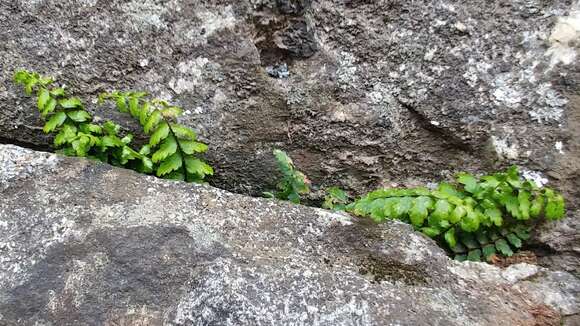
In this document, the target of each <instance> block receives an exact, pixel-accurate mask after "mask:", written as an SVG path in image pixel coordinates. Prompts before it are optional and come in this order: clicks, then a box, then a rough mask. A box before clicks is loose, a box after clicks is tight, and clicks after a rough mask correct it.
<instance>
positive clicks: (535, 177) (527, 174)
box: [522, 169, 548, 187]
mask: <svg viewBox="0 0 580 326" xmlns="http://www.w3.org/2000/svg"><path fill="white" fill-rule="evenodd" d="M522 176H523V177H524V179H526V180H531V181H533V182H534V183H535V184H536V185H537V186H538V187H543V186H544V185H546V184H547V183H548V179H547V178H546V177H544V175H542V173H541V172H537V171H531V170H527V169H526V170H522Z"/></svg>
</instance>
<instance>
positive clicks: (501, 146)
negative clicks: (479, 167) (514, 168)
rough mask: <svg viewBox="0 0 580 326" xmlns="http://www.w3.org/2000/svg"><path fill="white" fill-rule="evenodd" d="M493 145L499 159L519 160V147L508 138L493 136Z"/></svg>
mask: <svg viewBox="0 0 580 326" xmlns="http://www.w3.org/2000/svg"><path fill="white" fill-rule="evenodd" d="M491 144H492V146H493V148H494V150H495V152H496V153H497V155H498V157H499V158H502V159H509V160H513V159H516V158H518V156H519V152H518V145H517V144H515V143H510V142H509V141H508V139H506V138H499V137H496V136H491Z"/></svg>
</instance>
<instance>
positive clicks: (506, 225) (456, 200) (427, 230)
mask: <svg viewBox="0 0 580 326" xmlns="http://www.w3.org/2000/svg"><path fill="white" fill-rule="evenodd" d="M346 209H347V211H349V212H351V213H353V214H355V215H358V216H365V217H370V218H372V219H373V220H375V221H377V222H382V221H384V220H386V219H397V220H401V221H403V222H406V223H409V224H411V225H413V226H414V227H415V229H416V230H418V231H420V232H422V233H424V234H425V235H427V236H429V237H431V238H434V239H436V240H437V241H438V242H439V243H440V244H441V245H442V246H444V247H446V248H447V249H448V250H449V251H450V252H452V253H453V254H454V255H455V258H456V259H458V260H466V259H468V260H472V261H480V260H482V259H486V260H490V259H491V257H492V256H493V255H495V254H500V255H503V256H511V255H512V254H513V252H514V250H517V249H519V248H521V247H522V245H523V243H524V241H525V240H527V239H528V238H529V232H530V230H531V228H533V227H534V226H535V225H536V223H537V222H538V219H539V218H541V217H542V216H543V217H545V218H546V219H547V220H558V219H561V218H563V217H564V215H565V205H564V198H563V197H562V195H561V194H559V193H557V192H556V191H554V190H552V189H550V188H539V187H538V186H537V185H536V184H534V182H533V181H531V180H525V179H523V178H521V177H520V175H519V171H518V169H517V167H511V168H509V169H508V170H507V171H505V172H499V173H495V174H493V175H487V176H483V177H481V178H476V177H474V176H472V175H470V174H467V173H461V174H459V175H458V177H457V182H456V183H455V184H450V183H445V182H443V183H440V184H439V185H438V187H437V188H436V189H435V190H430V189H427V188H393V189H381V190H376V191H373V192H370V193H368V194H367V195H365V196H363V197H362V198H360V199H358V200H356V201H355V202H353V203H351V204H349V205H348V206H347V207H346Z"/></svg>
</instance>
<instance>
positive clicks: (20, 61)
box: [0, 0, 580, 275]
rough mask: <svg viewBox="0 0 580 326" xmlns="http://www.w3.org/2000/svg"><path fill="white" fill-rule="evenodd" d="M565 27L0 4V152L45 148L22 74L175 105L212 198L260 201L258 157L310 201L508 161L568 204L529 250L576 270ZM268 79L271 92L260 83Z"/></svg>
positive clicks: (557, 14)
mask: <svg viewBox="0 0 580 326" xmlns="http://www.w3.org/2000/svg"><path fill="white" fill-rule="evenodd" d="M579 22H580V3H579V2H578V1H571V0H558V1H553V0H551V1H539V0H514V1H509V2H506V1H503V0H495V1H489V0H477V1H431V0H423V1H403V0H381V1H345V0H320V1H309V0H236V1H233V0H229V1H209V0H155V1H154V0H139V1H136V0H132V1H121V0H114V1H96V0H58V1H57V0H15V1H2V2H1V3H0V69H1V77H0V142H9V143H17V144H23V145H26V146H29V147H30V146H33V147H40V148H42V147H46V146H47V144H49V143H50V139H49V138H48V137H46V136H45V135H43V134H42V133H41V130H40V128H39V126H40V125H41V122H40V121H39V119H38V115H37V113H36V112H35V109H34V103H33V101H32V100H29V99H25V98H24V97H22V96H21V95H20V94H21V92H20V90H18V89H17V88H16V87H15V86H13V85H12V83H11V82H10V76H11V74H12V72H13V71H14V69H17V68H22V67H26V68H30V69H35V70H38V71H40V72H42V73H47V74H51V75H55V76H56V77H58V78H59V80H61V81H62V82H64V83H66V84H67V85H69V86H70V87H71V89H72V90H73V91H74V92H76V93H77V94H79V95H81V96H82V97H83V98H84V99H86V100H87V101H89V99H91V98H93V99H94V98H95V97H96V95H97V94H98V93H99V92H101V91H103V90H108V89H112V88H117V89H144V90H147V91H149V92H151V93H153V94H154V95H156V96H159V97H162V98H165V99H168V100H172V101H174V102H176V103H178V104H180V105H182V106H183V107H184V108H185V109H187V110H188V111H187V114H186V116H185V117H184V118H183V122H184V123H186V124H188V125H190V126H193V127H195V128H196V129H198V130H199V131H200V135H201V136H202V138H203V139H204V140H206V141H207V142H208V143H209V145H210V148H211V150H210V152H209V153H208V160H209V161H210V162H211V163H212V164H213V165H214V166H215V167H216V169H217V173H216V176H215V178H214V179H213V180H212V181H211V183H212V184H213V185H216V186H218V187H220V188H224V189H228V190H231V191H235V192H241V193H248V194H254V195H256V194H260V193H261V192H262V191H264V190H267V189H268V188H269V187H272V185H273V183H274V182H273V181H274V178H275V177H276V170H275V165H274V162H273V158H272V155H271V150H272V148H273V147H280V148H283V149H285V150H287V151H288V152H289V154H290V155H291V156H292V157H293V158H294V160H295V162H296V163H297V165H298V166H299V167H300V169H302V170H303V171H304V172H305V173H306V174H307V175H308V176H309V178H310V179H311V180H312V181H313V183H314V184H315V185H316V186H317V187H320V188H324V187H327V186H330V185H340V186H343V187H346V188H347V189H349V190H353V191H355V192H357V193H361V192H363V191H366V190H369V189H372V188H375V187H378V186H381V185H393V184H409V183H427V182H433V181H438V180H440V179H443V178H447V177H449V176H451V175H452V174H453V173H454V172H456V171H458V170H468V171H472V172H488V171H491V170H495V169H498V168H502V167H504V166H507V165H509V164H513V163H515V164H518V165H520V166H524V167H525V168H527V169H528V170H530V171H533V172H539V173H541V174H542V176H543V177H546V178H549V179H550V181H551V184H550V185H552V186H554V187H556V188H559V189H562V190H563V192H564V194H565V196H566V198H567V199H568V202H569V216H570V218H568V219H566V220H565V221H564V222H563V223H561V224H560V226H559V227H558V228H559V229H558V230H556V233H552V232H551V231H550V230H554V227H547V228H546V229H545V230H548V232H546V233H543V234H540V235H539V237H538V238H537V239H538V240H539V241H540V242H541V245H542V246H547V247H548V249H550V250H553V252H552V251H547V252H549V253H550V255H548V256H547V257H546V259H545V261H546V262H553V263H557V262H563V263H558V268H568V266H574V265H575V263H574V262H577V261H578V257H579V255H580V253H579V251H578V246H577V243H578V234H579V232H578V223H575V222H571V221H574V220H578V217H579V216H580V212H579V207H580V203H579V201H578V198H580V192H579V189H580V181H579V180H580V95H579V94H580V92H579V87H578V80H579V79H580V70H579V65H578V60H577V57H578V56H577V50H578V44H580V42H578V41H577V40H578V35H579V33H580V28H579V27H578V26H579V25H580V23H579ZM284 64H286V65H287V66H288V70H289V72H288V74H287V78H272V77H271V73H268V72H267V71H268V68H269V67H279V66H283V65H284ZM270 70H271V69H270ZM276 76H279V74H276ZM285 76H286V72H284V77H285ZM89 107H90V109H91V110H95V111H96V113H97V114H98V115H99V116H101V117H103V118H110V117H115V119H116V120H120V121H124V125H125V126H126V127H128V128H135V125H134V124H131V122H130V120H129V119H127V118H126V117H124V116H123V115H120V114H117V113H115V112H114V110H112V109H111V108H96V106H95V105H89ZM315 190H316V189H315ZM561 230H566V232H565V234H564V236H557V234H562V233H561ZM553 253H557V254H558V256H554V255H553ZM562 257H571V258H572V259H573V261H570V259H569V258H565V259H563V260H562ZM576 266H577V263H576ZM574 271H575V272H576V273H579V272H580V271H579V270H578V269H577V267H574ZM579 275H580V274H579Z"/></svg>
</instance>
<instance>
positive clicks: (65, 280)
mask: <svg viewBox="0 0 580 326" xmlns="http://www.w3.org/2000/svg"><path fill="white" fill-rule="evenodd" d="M28 162H34V164H28ZM23 203H25V205H23ZM518 266H519V267H511V268H510V270H505V271H501V270H500V269H498V268H497V267H493V266H490V265H487V264H476V263H457V262H454V261H451V260H449V259H448V258H447V257H446V255H445V253H444V252H443V251H442V250H441V249H439V248H438V247H437V245H436V244H435V243H433V242H432V241H431V240H430V239H428V238H425V237H423V236H422V235H420V234H418V233H415V232H413V231H412V229H411V228H410V227H409V226H407V225H405V224H402V223H398V222H393V223H387V224H384V225H380V226H377V225H374V224H372V223H368V222H365V221H362V220H356V219H353V218H351V217H349V216H347V215H342V214H336V213H331V212H328V211H324V210H320V209H314V208H308V207H304V206H296V205H290V204H287V203H284V202H277V201H272V200H266V199H255V198H250V197H245V196H241V195H235V194H232V193H228V192H225V191H223V190H218V189H215V188H211V187H209V186H201V185H193V184H186V183H181V182H171V181H163V180H160V179H156V178H153V177H147V176H142V175H138V174H136V173H134V172H132V171H128V170H122V169H116V168H112V167H111V166H108V165H105V164H100V163H92V162H90V161H88V160H83V159H72V158H63V157H57V156H55V155H53V154H46V153H39V152H32V151H30V150H25V149H22V148H19V147H16V146H10V145H0V324H2V325H75V326H78V325H297V324H300V325H433V324H441V325H497V322H498V321H501V322H502V323H506V324H508V325H536V324H537V322H538V320H543V321H545V320H548V321H550V323H558V322H559V320H560V315H559V314H558V311H559V309H560V308H562V310H561V312H562V315H563V316H564V317H566V316H567V315H570V314H575V313H578V302H577V298H578V290H579V288H580V285H579V284H578V282H577V280H576V279H575V278H574V277H572V276H569V275H568V274H566V273H563V274H562V275H558V277H557V279H559V280H562V279H567V280H568V281H569V283H568V284H565V285H560V284H558V283H557V281H555V280H554V279H551V280H550V283H545V284H544V283H541V282H538V281H536V279H534V277H536V276H538V275H542V273H548V272H547V271H545V270H544V269H542V268H539V267H534V266H529V265H518ZM548 275H550V274H548ZM536 278H537V277H536ZM574 282H575V283H574ZM528 283H529V284H528ZM546 287H548V288H549V289H548V290H549V293H553V294H554V295H552V296H549V298H548V299H546V296H541V293H547V292H546ZM536 289H537V290H536ZM530 291H535V292H530ZM558 296H559V297H558ZM554 298H556V299H557V300H554ZM558 300H559V301H558ZM562 300H564V301H565V303H566V306H565V307H560V304H561V303H562V302H563V301H562ZM539 311H540V312H541V314H540V313H539ZM546 316H548V317H549V318H548V317H546ZM546 318H548V319H546ZM542 325H545V323H544V324H542Z"/></svg>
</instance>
